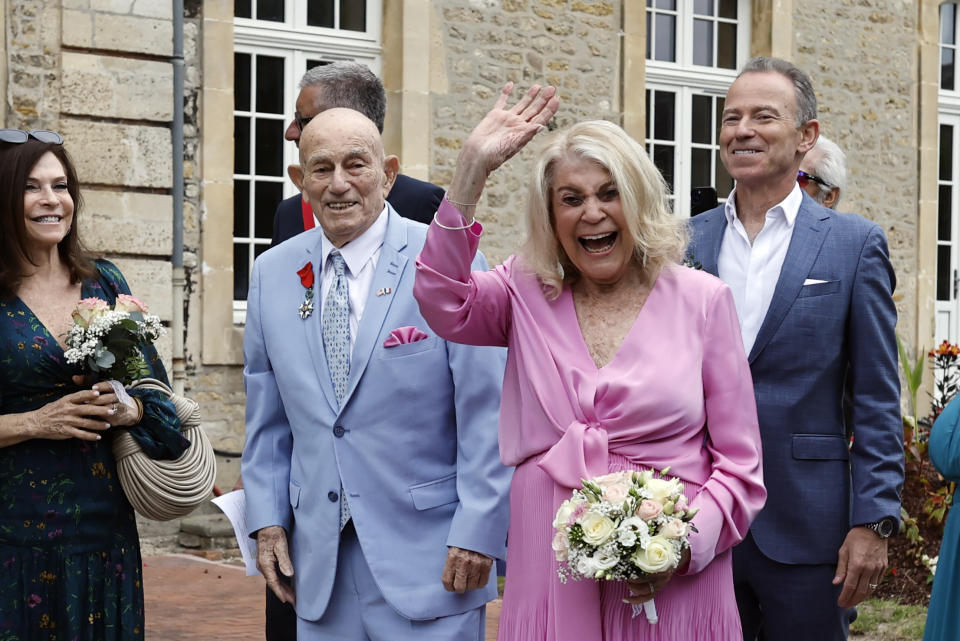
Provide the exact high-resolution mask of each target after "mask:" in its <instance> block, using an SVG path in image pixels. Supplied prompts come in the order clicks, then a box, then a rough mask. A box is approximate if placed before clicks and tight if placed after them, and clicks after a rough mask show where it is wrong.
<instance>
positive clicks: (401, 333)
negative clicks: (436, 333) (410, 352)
mask: <svg viewBox="0 0 960 641" xmlns="http://www.w3.org/2000/svg"><path fill="white" fill-rule="evenodd" d="M425 338H430V337H429V336H428V335H427V334H425V333H424V332H422V331H420V330H419V329H417V328H416V327H414V326H413V325H408V326H406V327H398V328H396V329H395V330H392V331H391V332H390V338H388V339H387V340H385V341H383V346H384V347H396V346H397V345H406V344H407V343H416V342H417V341H422V340H423V339H425Z"/></svg>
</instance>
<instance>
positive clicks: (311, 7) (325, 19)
mask: <svg viewBox="0 0 960 641" xmlns="http://www.w3.org/2000/svg"><path fill="white" fill-rule="evenodd" d="M307 24H308V25H310V26H311V27H329V28H331V29H332V28H333V27H334V26H335V25H334V24H333V0H309V2H307Z"/></svg>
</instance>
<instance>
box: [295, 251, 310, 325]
mask: <svg viewBox="0 0 960 641" xmlns="http://www.w3.org/2000/svg"><path fill="white" fill-rule="evenodd" d="M297 276H299V277H300V284H301V285H303V286H304V288H306V290H307V291H306V292H305V293H304V296H303V302H302V303H300V309H299V312H300V318H302V319H304V320H306V319H307V318H309V316H310V314H312V313H313V263H311V262H310V261H307V264H306V265H304V266H303V267H301V268H300V269H298V270H297Z"/></svg>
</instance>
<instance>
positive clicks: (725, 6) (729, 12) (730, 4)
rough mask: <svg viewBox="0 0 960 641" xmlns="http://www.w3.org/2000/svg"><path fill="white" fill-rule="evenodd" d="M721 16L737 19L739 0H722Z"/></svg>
mask: <svg viewBox="0 0 960 641" xmlns="http://www.w3.org/2000/svg"><path fill="white" fill-rule="evenodd" d="M718 14H719V16H720V17H721V18H732V19H734V20H736V19H737V0H720V11H719V12H718Z"/></svg>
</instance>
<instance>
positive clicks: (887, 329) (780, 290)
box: [690, 193, 903, 564]
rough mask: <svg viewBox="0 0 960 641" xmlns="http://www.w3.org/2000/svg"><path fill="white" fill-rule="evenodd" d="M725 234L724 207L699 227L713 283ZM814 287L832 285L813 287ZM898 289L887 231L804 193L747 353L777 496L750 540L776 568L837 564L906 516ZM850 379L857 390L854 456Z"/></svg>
mask: <svg viewBox="0 0 960 641" xmlns="http://www.w3.org/2000/svg"><path fill="white" fill-rule="evenodd" d="M726 226H727V219H726V216H725V215H724V211H723V206H722V205H721V206H720V207H717V208H715V209H712V210H710V211H708V212H704V213H703V214H700V215H699V216H695V217H694V218H692V219H691V221H690V228H691V252H692V257H693V258H695V259H696V260H698V261H699V262H700V263H701V264H702V266H703V268H704V269H705V270H706V271H708V272H710V273H712V274H714V275H717V258H718V255H719V253H720V244H721V241H722V240H723V235H724V231H725V230H726ZM808 279H810V280H821V281H825V282H823V283H814V284H808V285H804V282H805V281H806V280H808ZM895 284H896V279H895V276H894V273H893V267H892V266H891V264H890V259H889V255H888V252H887V242H886V238H885V237H884V234H883V231H882V230H881V229H880V227H878V226H877V225H876V224H875V223H872V222H870V221H868V220H866V219H865V218H862V217H861V216H857V215H855V214H839V213H836V212H834V211H832V210H830V209H826V208H825V207H822V206H820V205H819V204H817V203H816V202H815V201H814V200H813V199H812V198H810V197H809V196H808V195H807V194H805V193H804V194H803V202H802V204H801V206H800V211H799V214H798V215H797V220H796V224H795V226H794V230H793V236H792V238H791V240H790V245H789V248H788V250H787V255H786V258H785V260H784V263H783V268H782V270H781V272H780V278H779V280H778V281H777V285H776V289H775V291H774V294H773V299H772V301H771V303H770V308H769V310H768V311H767V315H766V317H765V318H764V321H763V323H762V325H761V327H760V331H759V334H758V335H757V340H756V342H755V344H754V346H753V348H752V349H751V351H750V354H749V355H748V359H749V361H750V370H751V373H752V374H753V383H754V390H755V393H756V398H757V412H758V417H759V420H760V435H761V438H762V441H763V469H764V484H765V485H766V487H767V492H768V497H767V503H766V506H765V507H764V508H763V510H762V511H761V512H760V514H759V516H757V518H756V520H755V521H754V522H753V525H752V527H751V530H750V531H751V533H752V534H753V538H754V540H755V541H756V543H757V546H758V547H759V548H760V549H761V550H762V551H763V552H764V554H766V555H767V556H768V557H770V558H771V559H774V560H776V561H779V562H781V563H790V564H799V563H835V562H836V561H837V551H838V550H839V548H840V546H841V545H842V543H843V539H844V537H845V536H846V534H847V532H848V531H849V529H850V527H852V526H854V525H860V524H863V523H871V522H874V521H878V520H880V519H882V518H884V517H888V516H891V517H895V518H897V519H898V520H899V518H900V489H901V487H902V485H903V427H902V423H901V418H900V381H899V377H898V372H897V347H896V337H895V333H894V328H895V325H896V322H897V312H896V307H895V306H894V302H893V298H892V295H893V289H894V286H895ZM848 369H849V379H847V372H848ZM845 380H849V381H850V385H851V388H852V389H851V390H850V391H851V393H852V408H851V410H852V412H851V416H852V421H853V426H852V427H853V433H854V441H853V444H852V446H849V447H848V440H847V438H846V437H845V430H844V416H843V411H842V409H841V403H842V399H843V392H844V381H845Z"/></svg>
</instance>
